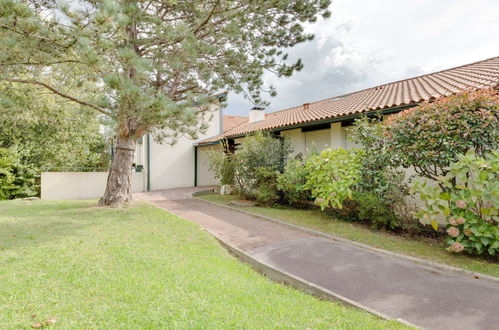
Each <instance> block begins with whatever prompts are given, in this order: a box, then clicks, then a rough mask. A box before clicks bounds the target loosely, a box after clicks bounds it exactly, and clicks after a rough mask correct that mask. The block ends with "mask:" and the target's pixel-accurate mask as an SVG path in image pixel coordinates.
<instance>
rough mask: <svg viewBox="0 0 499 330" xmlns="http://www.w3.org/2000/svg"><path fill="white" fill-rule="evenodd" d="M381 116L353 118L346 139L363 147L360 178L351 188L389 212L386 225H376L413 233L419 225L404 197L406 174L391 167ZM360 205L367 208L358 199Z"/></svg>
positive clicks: (389, 151)
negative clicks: (351, 126)
mask: <svg viewBox="0 0 499 330" xmlns="http://www.w3.org/2000/svg"><path fill="white" fill-rule="evenodd" d="M381 119H382V117H381V115H379V114H378V115H376V116H374V117H373V118H368V117H367V116H363V117H361V118H359V119H357V120H355V124H354V126H353V128H352V136H351V137H350V140H351V141H353V142H355V143H356V144H357V145H360V146H361V148H362V149H363V150H364V153H363V155H362V158H361V165H362V166H361V174H362V178H361V180H360V181H359V183H358V184H357V186H356V188H355V189H356V190H357V191H359V192H361V193H364V195H365V196H366V198H368V199H369V200H375V199H376V200H378V202H379V203H380V204H381V205H383V208H384V209H387V210H386V212H388V213H389V214H390V216H389V217H387V218H389V220H387V221H386V223H387V224H388V225H384V224H381V225H380V226H377V227H385V228H387V229H392V230H393V229H402V230H404V231H405V230H407V231H410V232H411V233H412V234H415V233H417V231H418V230H419V229H421V230H422V229H423V227H422V226H421V225H420V224H419V223H418V221H417V220H416V219H415V218H414V216H412V213H413V211H415V210H414V205H413V203H411V201H410V199H409V198H408V196H409V188H408V186H407V181H406V175H405V172H404V171H403V170H401V169H399V168H395V167H394V166H395V165H396V163H395V162H394V159H396V157H397V156H396V155H394V153H393V152H392V151H391V150H390V149H389V147H388V141H387V136H386V134H385V133H384V132H385V125H384V124H383V122H382V121H381ZM373 195H374V196H373ZM359 196H360V195H359ZM360 204H361V205H360V206H361V207H367V205H368V204H369V203H367V202H366V203H363V202H362V201H360ZM365 213H366V214H367V213H369V212H365ZM357 216H358V215H357ZM393 216H395V217H396V218H397V219H396V221H395V220H393V219H392V218H393ZM397 224H398V225H397Z"/></svg>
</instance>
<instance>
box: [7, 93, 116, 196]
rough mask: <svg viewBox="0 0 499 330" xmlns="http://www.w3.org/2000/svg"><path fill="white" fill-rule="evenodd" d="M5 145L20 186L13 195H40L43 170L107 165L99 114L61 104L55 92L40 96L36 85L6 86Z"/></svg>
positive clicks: (107, 157)
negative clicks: (53, 95)
mask: <svg viewBox="0 0 499 330" xmlns="http://www.w3.org/2000/svg"><path fill="white" fill-rule="evenodd" d="M0 87H4V88H1V89H0V148H6V149H9V150H10V153H11V156H12V157H13V159H14V160H15V161H14V164H13V167H12V168H11V172H12V173H13V174H15V181H16V187H17V188H16V189H15V190H11V193H12V196H11V198H15V197H27V196H33V195H37V194H38V190H39V176H40V172H41V171H43V170H51V169H60V170H62V171H68V170H69V171H71V170H79V171H82V170H83V171H84V170H85V169H92V170H95V168H107V167H108V162H109V155H108V154H109V153H108V152H107V150H106V149H107V146H108V143H107V141H106V139H105V137H104V135H103V134H102V132H101V124H100V120H99V118H98V117H97V116H96V115H95V114H94V113H85V112H81V111H79V106H75V105H74V104H61V103H58V102H56V100H55V99H54V98H53V97H52V96H51V95H38V96H37V97H33V95H36V92H37V88H35V87H32V86H27V85H24V86H16V87H15V88H14V87H12V86H6V85H1V84H0Z"/></svg>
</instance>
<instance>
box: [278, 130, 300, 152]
mask: <svg viewBox="0 0 499 330" xmlns="http://www.w3.org/2000/svg"><path fill="white" fill-rule="evenodd" d="M281 136H282V137H285V138H287V139H289V141H290V143H291V145H292V146H293V149H294V152H293V154H294V155H295V156H296V155H298V154H300V153H301V154H302V155H304V154H305V134H303V132H302V131H301V128H295V129H289V130H286V131H282V132H281Z"/></svg>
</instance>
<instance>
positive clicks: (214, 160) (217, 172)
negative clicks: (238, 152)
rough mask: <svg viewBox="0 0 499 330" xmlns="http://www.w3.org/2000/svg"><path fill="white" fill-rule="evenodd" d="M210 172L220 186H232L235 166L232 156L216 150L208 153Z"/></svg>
mask: <svg viewBox="0 0 499 330" xmlns="http://www.w3.org/2000/svg"><path fill="white" fill-rule="evenodd" d="M209 158H210V171H212V172H213V173H214V176H215V179H217V180H219V181H220V184H221V185H233V184H234V171H235V166H234V162H233V159H232V158H233V155H232V154H229V153H224V152H221V151H218V150H214V151H211V152H210V153H209Z"/></svg>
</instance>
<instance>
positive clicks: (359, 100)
mask: <svg viewBox="0 0 499 330" xmlns="http://www.w3.org/2000/svg"><path fill="white" fill-rule="evenodd" d="M498 86H499V56H497V57H493V58H489V59H486V60H483V61H480V62H475V63H471V64H466V65H463V66H460V67H456V68H452V69H447V70H442V71H439V72H434V73H430V74H425V75H422V76H418V77H414V78H409V79H404V80H400V81H395V82H392V83H388V84H384V85H380V86H376V87H372V88H368V89H364V90H361V91H357V92H353V93H349V94H345V95H341V96H336V97H332V98H328V99H325V100H321V101H317V102H313V103H310V104H309V106H308V108H305V107H304V106H303V105H300V106H297V107H293V108H289V109H285V110H280V111H276V112H273V113H271V114H268V115H267V116H266V118H265V119H264V120H262V121H258V122H253V123H249V122H248V120H247V117H238V124H237V125H234V126H233V127H231V128H230V129H228V130H225V125H224V131H225V133H224V134H223V135H220V136H216V137H213V138H210V139H206V140H204V141H201V142H200V144H203V143H210V142H216V141H218V140H220V139H221V138H224V137H236V136H242V135H245V134H248V133H252V132H255V131H258V130H271V129H276V128H279V127H283V128H284V127H287V126H291V125H296V124H301V123H306V122H312V121H317V120H322V119H330V118H336V117H341V116H348V115H351V114H356V113H362V112H368V111H373V110H379V109H387V108H393V107H399V106H404V105H408V104H414V103H420V102H423V101H433V100H434V99H437V98H440V97H443V96H449V95H451V94H454V93H457V92H460V91H463V90H466V89H480V88H490V87H494V88H495V87H498ZM225 117H227V116H225ZM231 117H236V116H231Z"/></svg>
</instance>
